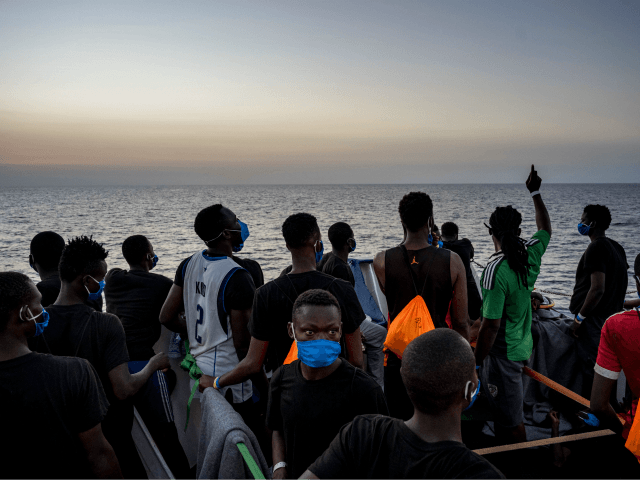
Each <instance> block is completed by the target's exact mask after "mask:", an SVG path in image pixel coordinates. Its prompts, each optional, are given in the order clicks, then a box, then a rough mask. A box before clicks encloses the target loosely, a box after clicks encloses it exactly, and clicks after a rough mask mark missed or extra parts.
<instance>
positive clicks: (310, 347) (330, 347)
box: [293, 330, 342, 368]
mask: <svg viewBox="0 0 640 480" xmlns="http://www.w3.org/2000/svg"><path fill="white" fill-rule="evenodd" d="M293 338H294V341H295V342H296V345H297V347H298V358H299V359H300V361H301V362H302V363H304V364H305V365H307V366H309V367H311V368H322V367H328V366H329V365H331V364H332V363H333V362H335V361H336V358H338V355H340V352H341V351H342V349H341V347H340V343H339V342H334V341H333V340H324V339H319V340H307V341H306V342H299V341H298V340H297V339H296V338H295V330H294V333H293Z"/></svg>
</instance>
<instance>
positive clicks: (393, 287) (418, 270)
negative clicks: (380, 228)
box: [384, 246, 453, 328]
mask: <svg viewBox="0 0 640 480" xmlns="http://www.w3.org/2000/svg"><path fill="white" fill-rule="evenodd" d="M403 248H404V247H402V246H400V247H395V248H391V249H389V250H387V251H386V253H385V267H384V268H385V295H386V297H387V305H388V306H389V317H390V320H391V322H393V320H394V319H395V317H396V316H397V315H398V314H399V313H400V312H401V311H402V310H403V309H404V307H406V306H407V304H408V303H409V302H410V301H411V300H413V299H414V298H415V297H416V295H418V294H420V295H421V296H422V298H423V299H424V301H425V303H426V305H427V308H428V309H429V314H430V315H431V318H432V320H433V324H434V325H435V326H436V328H440V327H446V326H447V324H446V321H445V319H446V316H447V311H448V310H449V303H450V301H451V297H452V294H453V286H452V283H451V267H450V255H451V253H450V252H449V250H445V249H441V248H433V247H426V248H422V249H420V250H407V257H408V262H407V258H406V257H405V255H404V253H403ZM412 275H413V280H412ZM414 285H415V286H414Z"/></svg>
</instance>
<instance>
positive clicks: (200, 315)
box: [196, 282, 204, 345]
mask: <svg viewBox="0 0 640 480" xmlns="http://www.w3.org/2000/svg"><path fill="white" fill-rule="evenodd" d="M196 283H198V282H196ZM196 310H198V320H196V342H198V343H199V344H200V345H202V337H201V336H200V335H198V325H202V324H204V310H203V309H202V307H201V306H200V305H197V306H196Z"/></svg>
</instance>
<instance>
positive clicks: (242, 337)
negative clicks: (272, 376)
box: [160, 204, 257, 428]
mask: <svg viewBox="0 0 640 480" xmlns="http://www.w3.org/2000/svg"><path fill="white" fill-rule="evenodd" d="M194 229H195V231H196V234H197V235H198V236H199V237H200V238H201V239H202V240H203V241H204V243H205V245H206V246H207V248H206V249H205V250H202V251H199V252H197V253H195V254H193V255H192V256H190V257H188V258H186V259H184V260H183V261H182V262H181V263H180V266H179V267H178V269H177V271H176V276H175V279H174V283H173V286H172V287H171V290H170V292H169V296H168V297H167V300H166V301H165V303H164V306H163V307H162V311H161V313H160V322H161V323H162V324H164V325H165V326H166V327H167V328H169V329H170V330H173V331H174V332H178V333H180V334H181V335H182V336H183V338H187V339H188V340H189V347H190V350H191V354H192V355H193V356H194V357H195V359H196V363H197V365H198V367H199V368H200V370H201V371H202V373H203V376H202V378H201V380H200V381H201V382H205V383H211V382H212V381H213V379H215V378H216V377H219V376H220V375H222V374H224V373H227V372H229V371H230V370H232V369H233V368H234V367H235V366H236V365H237V364H238V362H239V361H240V360H242V359H243V358H244V357H245V356H246V354H247V350H248V348H249V342H250V338H251V337H250V335H249V330H248V329H247V324H248V322H249V319H250V317H251V307H252V304H253V297H254V294H255V286H254V283H253V279H252V278H251V275H250V274H249V272H247V271H246V270H245V269H243V268H242V267H240V266H239V265H238V264H237V263H236V262H234V261H233V260H232V258H231V256H232V254H233V253H234V252H238V251H240V249H241V248H242V246H243V245H244V241H245V240H246V239H247V237H248V236H249V230H248V228H247V226H246V224H244V223H242V222H241V221H239V220H238V217H237V216H236V215H235V214H234V213H233V212H232V211H231V210H229V209H228V208H225V207H223V206H222V205H220V204H217V205H212V206H210V207H207V208H205V209H204V210H202V211H200V213H198V215H197V216H196V220H195V223H194ZM183 310H184V312H185V316H186V321H185V320H184V319H180V317H179V315H178V314H179V313H180V312H181V311H183ZM220 391H221V393H222V394H223V395H224V397H225V398H226V399H227V400H228V401H229V403H231V404H232V405H233V407H234V409H235V410H236V411H237V412H238V413H240V415H242V417H243V418H244V420H245V422H246V423H247V425H249V426H250V427H251V428H253V426H252V425H253V424H254V423H255V421H256V418H257V415H256V414H255V409H254V406H253V401H252V393H253V392H252V385H251V380H246V381H244V382H242V383H239V384H237V385H231V386H229V387H226V388H221V389H220Z"/></svg>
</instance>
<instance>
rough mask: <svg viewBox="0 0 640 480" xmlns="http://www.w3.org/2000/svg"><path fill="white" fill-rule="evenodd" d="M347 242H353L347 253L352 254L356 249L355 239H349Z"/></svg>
mask: <svg viewBox="0 0 640 480" xmlns="http://www.w3.org/2000/svg"><path fill="white" fill-rule="evenodd" d="M349 240H353V247H351V246H349V251H351V252H353V251H354V250H355V249H356V239H355V238H350V239H349Z"/></svg>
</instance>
